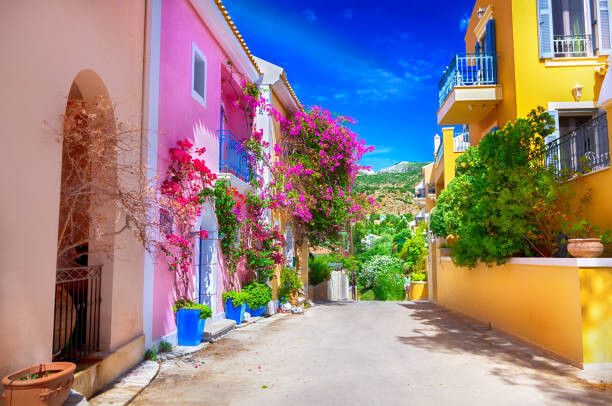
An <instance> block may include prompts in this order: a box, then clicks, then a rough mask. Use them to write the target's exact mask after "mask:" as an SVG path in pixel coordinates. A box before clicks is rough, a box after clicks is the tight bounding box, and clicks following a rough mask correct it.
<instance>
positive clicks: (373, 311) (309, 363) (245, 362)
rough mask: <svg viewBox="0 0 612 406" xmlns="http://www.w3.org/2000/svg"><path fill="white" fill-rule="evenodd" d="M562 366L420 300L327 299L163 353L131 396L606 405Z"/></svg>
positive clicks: (200, 401) (196, 400)
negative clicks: (184, 351)
mask: <svg viewBox="0 0 612 406" xmlns="http://www.w3.org/2000/svg"><path fill="white" fill-rule="evenodd" d="M571 369H572V367H569V366H567V365H566V364H563V363H560V362H557V361H555V360H553V359H551V358H549V357H547V356H546V355H544V354H543V353H539V352H537V351H536V350H534V349H532V348H530V347H527V346H525V345H522V344H520V343H517V342H514V341H509V340H508V339H507V338H506V337H504V336H502V335H499V334H498V333H496V332H495V331H493V330H489V329H488V328H487V327H486V326H483V325H480V324H477V323H474V322H471V321H469V320H466V319H463V318H461V317H459V316H457V315H455V314H452V313H449V312H447V311H445V310H443V309H440V308H439V307H437V306H434V305H432V304H429V303H425V302H421V303H395V302H375V301H373V302H344V303H343V302H336V303H328V304H318V305H317V306H316V307H314V308H311V309H308V310H307V311H306V314H305V315H303V316H286V317H283V318H280V319H276V320H272V319H267V320H264V321H261V322H258V323H255V324H252V325H249V326H246V327H244V328H240V329H237V330H234V331H233V332H231V333H230V334H228V335H227V336H225V337H224V338H222V339H221V340H219V341H217V342H215V343H213V344H211V345H209V346H208V347H206V348H205V349H204V350H203V351H201V352H200V353H196V354H195V355H193V356H191V357H189V358H183V359H180V360H175V361H167V362H165V363H164V364H163V365H162V368H161V370H160V372H159V374H158V376H157V377H156V378H155V380H154V381H153V382H152V383H151V385H150V386H149V387H148V388H147V389H145V390H144V391H143V392H142V393H140V395H139V396H138V397H137V398H136V399H135V400H134V401H133V402H132V403H131V404H132V405H158V404H164V405H228V404H229V405H246V404H248V405H379V406H382V405H406V404H411V405H421V404H423V405H474V404H478V405H492V404H495V405H496V406H499V405H543V404H563V405H565V404H589V405H609V404H612V391H609V390H608V391H602V390H600V389H597V388H594V387H591V386H589V385H587V384H584V383H582V381H580V380H578V379H577V378H574V377H573V376H571V375H570V374H569V373H568V372H569V371H570V370H571Z"/></svg>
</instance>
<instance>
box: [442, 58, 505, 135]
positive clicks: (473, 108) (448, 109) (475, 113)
mask: <svg viewBox="0 0 612 406" xmlns="http://www.w3.org/2000/svg"><path fill="white" fill-rule="evenodd" d="M501 99H502V91H501V86H500V85H499V83H498V80H497V54H495V53H486V52H481V53H470V54H457V55H455V57H454V58H453V60H452V61H451V63H450V64H449V65H448V67H447V68H446V71H445V72H444V75H443V76H442V79H441V80H440V83H439V84H438V101H439V105H440V109H439V110H438V125H456V124H469V123H474V122H477V121H479V120H480V119H482V118H483V117H484V116H485V115H486V114H487V113H489V112H490V111H491V110H492V109H493V108H494V107H495V105H496V104H498V103H499V102H500V101H501Z"/></svg>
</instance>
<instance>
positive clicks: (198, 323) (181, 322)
mask: <svg viewBox="0 0 612 406" xmlns="http://www.w3.org/2000/svg"><path fill="white" fill-rule="evenodd" d="M205 321H206V320H200V310H199V309H179V310H178V311H177V312H176V335H177V338H178V345H182V346H185V345H186V346H194V345H198V344H200V343H201V342H202V334H203V333H204V322H205Z"/></svg>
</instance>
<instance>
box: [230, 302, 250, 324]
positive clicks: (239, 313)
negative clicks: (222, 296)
mask: <svg viewBox="0 0 612 406" xmlns="http://www.w3.org/2000/svg"><path fill="white" fill-rule="evenodd" d="M245 310H246V303H243V304H242V305H240V306H238V307H235V306H234V304H233V303H232V299H227V302H225V318H226V319H229V320H234V321H235V322H236V324H240V323H242V321H243V320H244V311H245Z"/></svg>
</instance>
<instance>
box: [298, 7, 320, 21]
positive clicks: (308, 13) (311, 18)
mask: <svg viewBox="0 0 612 406" xmlns="http://www.w3.org/2000/svg"><path fill="white" fill-rule="evenodd" d="M302 13H304V15H305V16H306V19H307V20H308V21H310V22H314V21H317V15H316V14H315V12H314V11H312V9H310V8H307V9H305V10H302Z"/></svg>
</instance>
